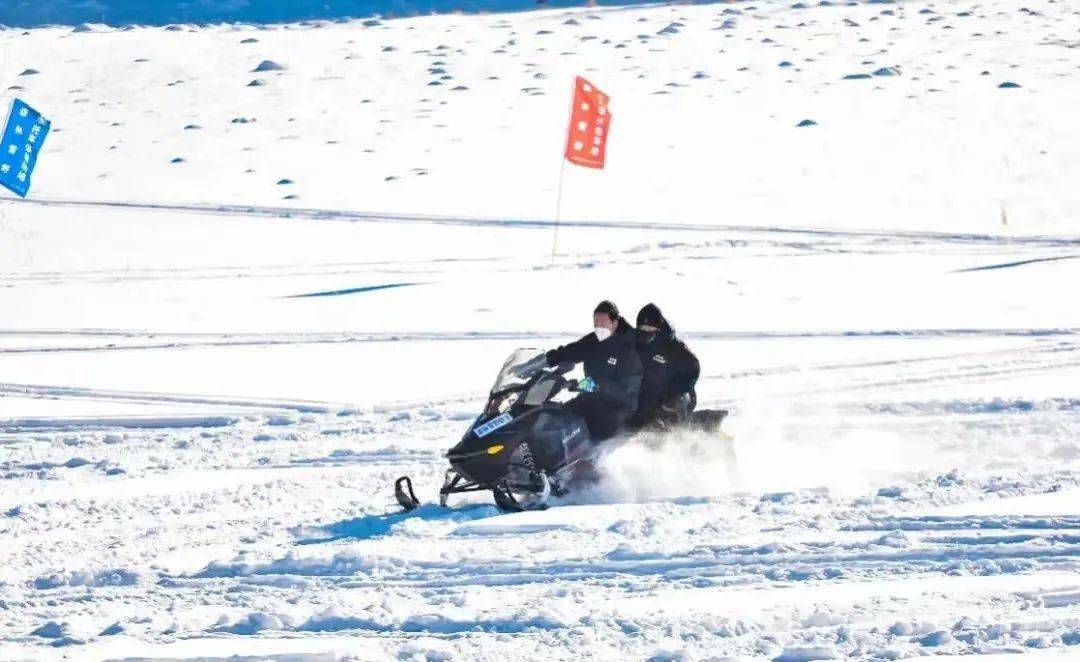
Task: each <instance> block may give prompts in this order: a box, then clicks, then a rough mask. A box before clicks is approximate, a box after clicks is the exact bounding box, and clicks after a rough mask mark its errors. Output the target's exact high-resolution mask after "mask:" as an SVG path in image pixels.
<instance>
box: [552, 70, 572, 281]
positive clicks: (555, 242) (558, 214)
mask: <svg viewBox="0 0 1080 662" xmlns="http://www.w3.org/2000/svg"><path fill="white" fill-rule="evenodd" d="M576 94H577V76H575V77H574V79H573V80H572V81H570V106H569V110H568V112H567V113H566V126H569V125H570V122H571V121H573V119H574V95H576ZM567 131H569V129H568V130H567ZM566 141H567V142H566V144H564V145H563V155H562V165H561V166H559V192H558V193H556V194H555V236H553V237H552V239H551V263H552V264H555V252H556V250H558V246H559V223H560V221H562V189H563V177H564V176H565V175H566V150H567V145H569V144H570V134H569V133H567V136H566Z"/></svg>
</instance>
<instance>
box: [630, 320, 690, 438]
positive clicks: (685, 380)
mask: <svg viewBox="0 0 1080 662" xmlns="http://www.w3.org/2000/svg"><path fill="white" fill-rule="evenodd" d="M636 344H637V351H638V354H639V356H640V358H641V364H642V366H643V367H644V371H645V374H644V378H643V379H642V382H641V394H640V395H639V396H638V406H637V413H636V414H635V416H634V420H633V427H635V428H642V427H650V426H665V425H668V424H671V423H678V422H683V421H686V420H688V419H689V418H690V413H691V412H692V411H693V410H694V407H695V406H696V405H697V394H696V393H695V392H694V385H695V384H697V380H698V376H699V375H700V374H701V365H700V364H699V363H698V360H697V357H696V356H694V353H693V352H691V351H690V348H688V347H687V346H686V343H684V342H683V341H681V340H679V339H678V338H676V337H675V330H674V329H672V328H671V324H669V323H668V321H667V319H665V318H664V315H663V313H661V312H660V309H659V308H658V307H657V306H656V305H655V304H651V303H650V304H646V305H645V306H644V307H643V308H642V309H641V311H640V312H639V313H638V316H637V332H636Z"/></svg>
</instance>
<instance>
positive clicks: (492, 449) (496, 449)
mask: <svg viewBox="0 0 1080 662" xmlns="http://www.w3.org/2000/svg"><path fill="white" fill-rule="evenodd" d="M502 449H503V447H502V446H501V445H498V444H496V445H495V446H488V449H487V454H488V455H498V454H499V453H501V452H502Z"/></svg>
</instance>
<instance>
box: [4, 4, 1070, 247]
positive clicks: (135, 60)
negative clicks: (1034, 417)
mask: <svg viewBox="0 0 1080 662" xmlns="http://www.w3.org/2000/svg"><path fill="white" fill-rule="evenodd" d="M1077 20H1078V19H1077V17H1076V16H1075V14H1074V13H1072V12H1071V11H1070V10H1069V8H1068V7H1067V6H1066V5H1064V4H1061V3H1045V5H1040V7H1039V8H1038V9H1037V10H1035V9H1029V8H1026V7H1025V8H1020V7H1017V6H1015V5H1014V3H1005V2H1001V3H990V4H983V5H980V6H978V7H976V8H972V7H960V6H953V5H946V6H941V7H939V8H937V9H933V8H926V7H923V6H922V5H918V4H888V5H882V4H878V3H871V4H862V5H859V4H856V5H844V6H813V7H808V8H805V9H791V8H789V7H788V5H787V4H785V3H776V4H770V3H759V4H734V5H703V6H676V7H657V8H651V9H629V10H624V9H595V10H573V11H543V12H532V13H524V14H510V15H493V16H436V17H426V18H416V19H405V20H396V21H382V22H377V24H375V25H365V24H364V22H351V23H345V24H334V23H313V24H309V25H307V26H297V25H289V26H276V27H265V28H257V27H225V28H206V29H197V28H191V27H184V26H174V27H178V28H179V31H176V30H173V29H170V28H145V29H136V30H129V31H122V32H112V31H107V32H104V33H100V32H93V31H92V32H72V31H71V30H70V29H66V28H63V29H61V28H54V29H42V30H36V31H32V32H30V33H29V34H27V35H24V34H23V32H21V31H18V30H11V31H6V32H3V33H0V49H3V51H2V52H3V57H2V58H0V89H4V90H7V92H8V93H9V94H12V95H14V94H18V95H19V96H20V97H21V98H24V99H25V100H27V101H28V102H30V103H31V104H32V105H35V106H36V107H39V108H41V109H42V110H43V111H44V112H46V114H48V115H49V116H50V118H51V119H52V120H53V121H54V127H55V128H56V129H57V130H59V132H58V133H54V134H53V135H52V136H51V140H50V141H49V143H48V145H47V148H46V152H45V154H44V155H43V167H42V171H41V173H40V175H39V176H38V179H37V182H36V194H37V197H40V198H53V199H59V198H63V199H72V198H78V199H80V200H106V201H116V200H135V201H140V202H155V203H161V202H174V203H211V204H220V203H235V204H243V205H268V204H269V205H277V206H284V207H293V208H317V209H335V210H343V209H344V210H356V211H366V212H385V213H390V212H404V213H427V214H445V215H451V216H484V217H494V218H528V219H548V218H551V217H552V216H553V214H554V206H555V187H556V185H557V181H558V174H559V158H560V154H561V150H562V139H563V124H564V122H565V121H566V112H567V105H568V94H569V89H570V82H571V80H572V76H573V75H575V74H583V75H586V76H590V77H592V78H594V79H595V80H594V82H595V83H596V84H597V85H599V86H601V88H602V89H604V91H605V92H607V93H609V94H610V95H611V97H612V99H613V112H614V116H615V120H614V121H615V128H614V131H613V133H612V137H611V142H610V144H609V156H610V159H609V161H610V165H609V167H608V169H607V170H605V172H604V173H602V174H596V173H591V172H581V171H571V172H570V173H569V176H568V178H567V186H566V192H565V200H564V202H565V207H564V213H565V215H566V217H567V218H573V219H582V220H604V221H619V222H625V221H653V222H658V221H660V222H667V223H694V224H717V223H722V224H727V225H752V226H767V227H793V226H801V227H815V228H821V227H829V228H837V227H841V228H872V229H879V228H890V229H917V230H926V231H937V232H944V233H959V232H971V233H980V234H1043V233H1069V234H1078V233H1080V230H1078V229H1077V227H1076V225H1075V223H1074V222H1073V220H1072V219H1074V218H1076V217H1077V215H1078V214H1080V197H1078V195H1080V194H1078V193H1077V190H1078V189H1077V187H1076V186H1074V185H1073V179H1072V172H1073V168H1074V167H1075V164H1076V163H1077V162H1078V161H1080V147H1078V144H1077V142H1076V141H1075V140H1073V134H1074V127H1073V121H1072V117H1071V115H1070V113H1068V112H1064V111H1063V109H1065V108H1069V107H1072V105H1073V103H1074V101H1075V99H1076V97H1077V95H1078V93H1080V89H1078V85H1077V83H1076V80H1077V77H1076V76H1075V72H1076V64H1075V58H1073V57H1072V54H1073V51H1072V50H1071V46H1073V45H1075V44H1074V43H1073V42H1074V40H1073V37H1072V36H1071V35H1073V33H1075V30H1076V23H1077ZM91 29H93V28H91ZM101 29H102V30H105V28H101ZM263 62H271V63H273V64H275V65H279V66H280V69H278V68H276V67H273V66H272V65H268V66H270V69H269V70H265V71H257V69H259V66H260V64H262V63H263ZM27 71H36V72H38V73H36V74H29V75H23V74H24V73H25V72H27ZM1006 83H1015V84H1017V85H1019V86H1020V87H1018V88H1008V87H1006V88H1002V87H1001V86H1002V85H1003V84H1006ZM804 120H811V121H812V122H815V123H816V125H813V126H805V127H799V125H800V124H801V123H803V121H804ZM50 163H51V164H53V167H49V164H50ZM73 163H78V164H80V167H78V168H74V167H64V166H63V164H73ZM147 179H149V180H150V181H154V182H160V186H156V187H155V188H154V189H153V195H149V194H148V192H147V191H145V190H143V186H142V184H143V182H145V181H146V180H147ZM479 200H483V201H484V204H483V205H478V201H479Z"/></svg>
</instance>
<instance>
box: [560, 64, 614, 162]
mask: <svg viewBox="0 0 1080 662" xmlns="http://www.w3.org/2000/svg"><path fill="white" fill-rule="evenodd" d="M608 101H609V99H608V95H606V94H604V93H603V92H601V91H600V90H598V89H596V86H595V85H593V84H592V83H590V82H589V81H587V80H585V79H584V78H582V77H581V76H578V77H577V78H576V80H575V81H574V105H573V106H571V108H570V128H569V130H568V131H567V134H566V160H567V161H569V162H570V163H574V164H576V165H579V166H585V167H586V168H603V167H604V156H605V155H606V152H607V137H608V132H609V131H610V130H611V111H610V110H608Z"/></svg>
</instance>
